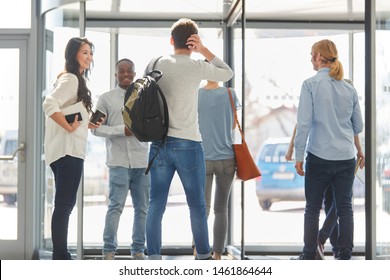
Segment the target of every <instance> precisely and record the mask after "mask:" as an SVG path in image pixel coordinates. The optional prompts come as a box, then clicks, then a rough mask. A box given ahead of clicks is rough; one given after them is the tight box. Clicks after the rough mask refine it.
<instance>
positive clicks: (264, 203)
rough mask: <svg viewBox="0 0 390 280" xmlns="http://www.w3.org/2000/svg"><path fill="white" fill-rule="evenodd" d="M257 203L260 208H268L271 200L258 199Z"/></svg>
mask: <svg viewBox="0 0 390 280" xmlns="http://www.w3.org/2000/svg"><path fill="white" fill-rule="evenodd" d="M259 204H260V207H261V209H263V210H269V209H270V208H271V205H272V202H271V200H259Z"/></svg>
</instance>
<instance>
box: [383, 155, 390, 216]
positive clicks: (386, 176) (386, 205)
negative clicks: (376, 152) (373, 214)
mask: <svg viewBox="0 0 390 280" xmlns="http://www.w3.org/2000/svg"><path fill="white" fill-rule="evenodd" d="M382 177H383V178H382V180H381V182H382V209H383V210H384V211H385V212H387V213H389V214H390V161H389V160H388V159H387V160H386V164H385V165H384V168H383V174H382Z"/></svg>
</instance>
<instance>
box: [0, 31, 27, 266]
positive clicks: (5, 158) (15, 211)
mask: <svg viewBox="0 0 390 280" xmlns="http://www.w3.org/2000/svg"><path fill="white" fill-rule="evenodd" d="M0 61H1V62H2V65H3V66H4V67H1V68H0V76H1V77H2V79H1V80H0V88H1V91H0V217H1V226H0V259H23V258H24V249H25V242H26V241H25V231H26V230H25V215H24V214H25V190H26V178H25V173H26V172H25V169H26V164H25V162H26V161H25V154H24V147H25V139H24V138H25V134H26V133H25V129H26V127H25V121H24V120H25V118H26V115H25V114H26V113H25V112H26V108H24V107H25V104H26V103H25V102H20V101H23V100H25V99H26V97H27V95H26V90H25V84H26V69H27V68H26V67H25V65H27V40H23V39H9V38H3V37H2V36H1V35H0Z"/></svg>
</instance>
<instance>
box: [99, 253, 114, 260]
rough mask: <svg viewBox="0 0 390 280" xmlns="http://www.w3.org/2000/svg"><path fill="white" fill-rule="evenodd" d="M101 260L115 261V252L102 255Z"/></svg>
mask: <svg viewBox="0 0 390 280" xmlns="http://www.w3.org/2000/svg"><path fill="white" fill-rule="evenodd" d="M102 259H103V260H115V252H109V253H103V257H102Z"/></svg>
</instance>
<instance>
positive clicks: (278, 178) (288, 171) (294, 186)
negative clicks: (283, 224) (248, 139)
mask: <svg viewBox="0 0 390 280" xmlns="http://www.w3.org/2000/svg"><path fill="white" fill-rule="evenodd" d="M289 142H290V138H287V137H285V138H269V139H267V140H266V141H265V142H264V143H263V145H262V146H261V147H260V150H259V152H258V155H257V157H256V162H257V166H258V167H259V169H260V171H261V176H260V177H258V178H257V179H256V194H257V198H258V200H259V204H260V207H261V208H262V209H263V210H269V209H270V207H271V205H272V203H274V202H277V201H294V200H297V201H301V200H304V199H305V194H304V188H303V186H304V177H302V176H299V175H298V174H297V173H296V171H295V167H294V164H295V163H294V162H293V161H287V160H286V159H285V154H286V150H287V148H288V144H289Z"/></svg>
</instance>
